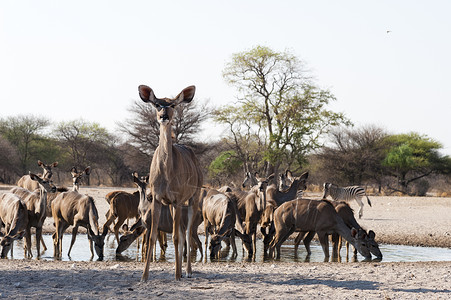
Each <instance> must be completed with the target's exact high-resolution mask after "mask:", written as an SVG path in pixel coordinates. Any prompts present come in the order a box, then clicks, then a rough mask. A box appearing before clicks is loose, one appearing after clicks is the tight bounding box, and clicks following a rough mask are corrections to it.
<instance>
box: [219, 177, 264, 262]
mask: <svg viewBox="0 0 451 300" xmlns="http://www.w3.org/2000/svg"><path fill="white" fill-rule="evenodd" d="M272 177H273V175H270V176H269V177H268V178H262V177H258V175H257V176H256V177H255V178H256V180H257V184H256V185H255V186H253V187H252V188H251V190H250V191H249V192H243V191H238V190H233V191H232V193H231V194H232V195H233V197H232V198H231V199H232V200H234V199H235V200H234V201H236V204H237V207H238V212H239V214H240V216H241V218H243V223H244V232H243V234H244V235H248V236H250V237H252V248H251V249H250V250H251V251H249V252H248V257H249V258H250V257H255V250H256V245H257V226H258V225H259V223H260V219H261V216H262V214H263V211H265V209H266V204H267V201H266V188H267V186H268V181H269V180H271V179H272ZM227 195H228V194H227ZM243 216H244V217H243Z"/></svg>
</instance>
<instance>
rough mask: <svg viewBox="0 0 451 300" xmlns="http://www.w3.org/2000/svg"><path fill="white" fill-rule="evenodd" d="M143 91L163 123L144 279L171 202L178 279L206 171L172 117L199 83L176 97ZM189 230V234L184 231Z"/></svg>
mask: <svg viewBox="0 0 451 300" xmlns="http://www.w3.org/2000/svg"><path fill="white" fill-rule="evenodd" d="M138 90H139V95H140V97H141V99H142V100H143V101H144V102H147V103H151V104H152V105H153V106H154V107H155V108H156V110H157V121H158V123H159V124H160V139H159V144H158V147H157V149H156V150H155V153H154V155H153V159H152V163H151V165H150V181H149V188H150V192H151V194H152V199H153V201H152V209H151V213H152V226H151V228H148V229H151V235H150V246H149V249H148V251H147V260H146V265H145V268H144V272H143V276H142V280H143V281H146V280H147V278H148V277H149V264H150V257H151V254H152V249H153V246H154V244H155V241H156V237H157V232H158V224H159V218H160V212H161V205H162V204H164V205H170V206H171V208H172V217H173V232H172V236H173V241H174V245H175V279H176V280H180V278H181V277H182V251H181V249H182V248H183V244H184V243H185V239H186V240H187V248H188V249H191V242H190V240H191V239H190V236H191V230H192V224H193V216H194V215H195V213H196V212H197V211H198V200H199V193H200V188H201V187H202V184H203V174H202V170H201V168H200V166H199V162H198V160H197V158H196V156H195V154H194V152H193V151H192V150H191V149H190V148H188V147H186V146H183V145H178V144H173V142H172V118H173V115H174V108H175V107H176V106H177V105H179V104H180V103H182V102H185V103H189V102H191V100H192V99H193V98H194V93H195V87H194V86H189V87H187V88H185V89H183V90H182V91H181V92H180V94H178V95H177V97H175V98H174V99H169V98H162V99H159V98H156V97H155V94H154V92H153V90H152V89H151V88H150V87H148V86H145V85H140V86H139V88H138ZM182 205H188V226H187V228H186V229H185V228H183V227H182V226H181V215H182V208H181V207H182ZM185 233H186V238H185V236H184V234H185ZM186 275H187V277H191V276H192V270H191V256H190V255H188V259H187V266H186Z"/></svg>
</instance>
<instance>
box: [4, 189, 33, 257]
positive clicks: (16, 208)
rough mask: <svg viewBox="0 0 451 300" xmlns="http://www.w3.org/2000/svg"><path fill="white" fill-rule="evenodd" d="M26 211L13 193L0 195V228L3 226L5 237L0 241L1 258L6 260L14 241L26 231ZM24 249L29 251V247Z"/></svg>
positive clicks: (25, 207)
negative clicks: (0, 248)
mask: <svg viewBox="0 0 451 300" xmlns="http://www.w3.org/2000/svg"><path fill="white" fill-rule="evenodd" d="M27 225H28V210H27V206H26V205H25V203H24V202H23V201H22V199H21V198H20V197H19V196H17V195H15V194H13V193H4V194H2V195H0V228H2V227H3V226H5V233H6V234H5V236H3V237H2V239H1V240H0V246H1V247H2V251H1V258H6V257H7V255H8V252H9V250H10V249H12V246H13V243H14V240H16V239H19V238H21V237H22V236H23V235H24V234H25V231H26V229H27ZM26 248H28V249H31V245H29V244H28V245H27V246H26Z"/></svg>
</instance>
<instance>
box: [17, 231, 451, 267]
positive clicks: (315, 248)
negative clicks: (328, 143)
mask: <svg viewBox="0 0 451 300" xmlns="http://www.w3.org/2000/svg"><path fill="white" fill-rule="evenodd" d="M43 237H44V241H45V243H46V245H47V247H48V250H47V251H46V252H45V253H44V254H43V255H42V256H41V259H44V260H54V257H53V242H52V237H51V235H43ZM199 238H200V239H201V241H202V246H203V247H204V239H205V236H199ZM32 241H33V247H32V249H33V255H34V256H36V246H35V244H34V242H35V238H34V236H33V237H32ZM70 241H71V235H70V234H65V235H64V237H63V256H62V260H63V261H89V260H90V259H91V252H90V250H89V243H88V239H87V235H86V234H78V235H77V240H76V241H75V243H74V246H73V247H72V251H71V252H72V253H71V257H69V256H67V251H68V249H69V245H70ZM223 246H224V247H223V249H222V258H221V259H220V260H219V261H223V262H228V261H238V262H240V261H244V260H247V258H246V254H245V255H244V256H243V250H242V247H241V241H240V240H239V239H237V240H236V246H237V257H236V258H233V257H232V250H231V247H225V245H224V244H223ZM379 246H380V250H381V252H382V254H383V256H384V257H383V260H382V261H384V262H418V261H451V249H450V248H437V247H414V246H403V245H390V244H381V245H379ZM116 247H117V242H116V239H115V237H114V235H112V234H110V235H108V236H107V238H106V239H105V249H104V260H108V261H114V260H118V259H120V260H130V261H132V260H136V259H138V260H141V249H139V250H138V249H137V243H136V241H135V242H134V243H133V244H132V245H131V246H130V247H129V248H128V249H127V250H126V251H124V252H123V253H122V256H121V257H116ZM262 248H263V243H262V241H261V240H259V241H257V254H256V257H255V261H256V262H262V261H264V258H263V249H262ZM310 248H311V251H312V254H311V256H310V257H309V258H308V259H306V254H307V252H306V250H305V248H304V245H303V244H301V245H300V246H299V250H298V255H297V257H296V256H295V255H294V245H293V241H292V240H288V241H286V242H285V243H284V244H283V245H282V247H281V259H280V261H283V262H293V263H295V262H323V261H324V254H323V250H322V248H321V245H320V244H319V243H318V242H315V241H312V243H311V246H310ZM41 249H42V245H41ZM204 251H205V250H204ZM23 252H24V251H23V241H21V240H20V241H16V242H15V243H14V256H13V258H14V259H22V258H23V254H24V253H23ZM330 254H332V249H330ZM340 254H341V256H342V260H341V261H342V262H343V263H346V262H347V261H346V248H345V247H343V248H342V249H341V252H340ZM8 257H10V255H9V256H8ZM193 258H194V256H193ZM351 258H352V255H351V257H350V259H349V261H353V260H352V259H351ZM96 259H97V255H95V254H94V260H96ZM157 259H161V260H166V261H174V246H173V244H172V241H171V238H170V235H168V249H167V251H166V256H165V257H164V258H161V257H160V248H159V245H158V243H157ZM357 260H358V261H361V260H363V257H362V256H361V255H360V254H358V256H357ZM196 261H202V258H201V255H200V253H199V251H197V254H196ZM207 261H210V258H209V256H208V255H207Z"/></svg>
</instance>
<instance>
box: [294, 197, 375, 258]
mask: <svg viewBox="0 0 451 300" xmlns="http://www.w3.org/2000/svg"><path fill="white" fill-rule="evenodd" d="M331 203H332V205H333V206H334V207H335V210H336V211H337V213H338V215H339V216H340V217H341V218H342V219H343V221H344V222H345V224H346V226H348V228H349V229H351V228H355V229H357V230H358V231H359V232H360V234H364V236H365V237H366V246H367V247H368V249H369V251H370V252H371V254H373V255H374V256H376V258H377V259H382V253H381V251H380V249H379V245H378V244H377V242H376V241H375V239H374V238H375V237H376V234H375V233H374V231H372V230H370V231H369V232H368V234H366V231H365V230H364V229H363V228H362V227H361V226H360V225H359V223H357V220H356V219H355V218H354V211H353V210H352V208H351V207H350V206H349V204H348V203H346V202H344V201H339V202H331ZM304 235H305V232H300V233H299V234H298V236H297V237H296V238H295V243H294V251H295V255H296V254H297V249H298V246H299V244H300V242H301V240H302V239H303V240H304V245H305V248H306V249H307V253H308V254H309V255H310V253H311V251H310V241H311V240H312V238H313V236H314V232H313V234H312V233H311V232H309V234H308V236H307V237H306V238H304ZM341 244H342V238H341V236H339V235H338V234H337V233H333V234H332V245H333V247H332V248H333V252H332V253H333V255H332V256H333V257H338V255H339V253H340V249H341ZM348 255H349V242H348V241H346V257H348ZM354 256H357V249H354Z"/></svg>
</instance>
